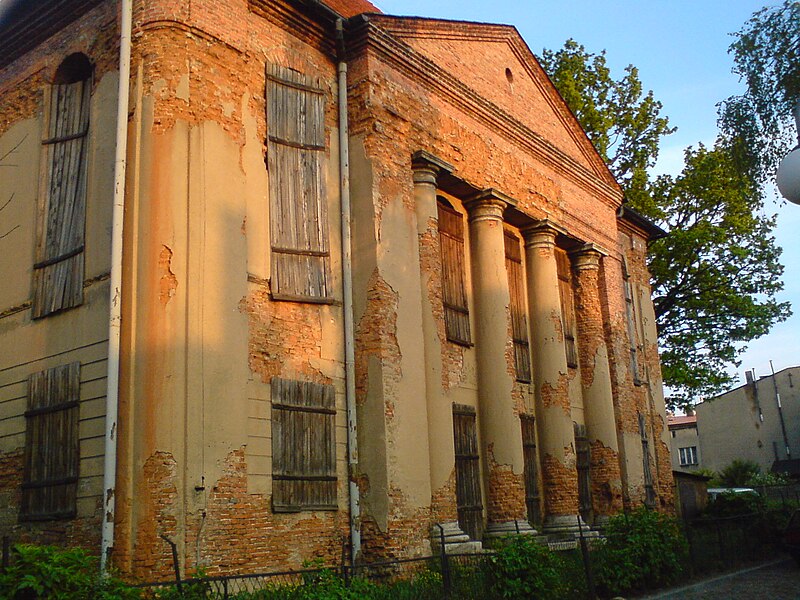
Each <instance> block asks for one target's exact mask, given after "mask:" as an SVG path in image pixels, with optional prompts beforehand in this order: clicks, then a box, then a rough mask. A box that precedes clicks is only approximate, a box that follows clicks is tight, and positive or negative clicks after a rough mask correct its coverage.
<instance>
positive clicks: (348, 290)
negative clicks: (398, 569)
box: [336, 18, 361, 564]
mask: <svg viewBox="0 0 800 600" xmlns="http://www.w3.org/2000/svg"><path fill="white" fill-rule="evenodd" d="M336 54H337V65H336V71H337V74H338V78H339V81H338V100H339V193H340V197H341V203H342V214H341V225H342V292H343V296H344V298H343V301H344V306H343V312H344V364H345V403H346V406H347V480H348V486H349V494H348V497H349V502H350V560H351V561H352V564H355V563H356V562H357V561H358V559H359V557H360V556H361V503H360V497H359V490H358V485H357V484H356V475H357V473H356V468H357V466H358V429H357V420H356V383H355V339H354V338H355V329H354V326H353V264H352V245H351V235H350V141H349V138H350V132H349V129H348V124H347V60H346V57H345V49H344V22H343V20H342V19H341V18H340V19H337V20H336Z"/></svg>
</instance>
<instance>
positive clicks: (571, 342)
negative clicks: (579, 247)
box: [556, 248, 578, 367]
mask: <svg viewBox="0 0 800 600" xmlns="http://www.w3.org/2000/svg"><path fill="white" fill-rule="evenodd" d="M556 267H557V270H558V291H559V296H560V298H561V319H562V326H563V328H564V349H565V351H566V353H567V366H568V367H577V366H578V350H577V347H576V345H575V329H576V326H575V299H574V295H573V291H572V268H571V266H570V262H569V256H567V253H566V252H565V251H564V250H562V249H561V248H556Z"/></svg>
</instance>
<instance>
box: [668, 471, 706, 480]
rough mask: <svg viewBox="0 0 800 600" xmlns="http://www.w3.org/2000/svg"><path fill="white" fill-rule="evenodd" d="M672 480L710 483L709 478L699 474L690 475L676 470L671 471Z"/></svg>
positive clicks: (687, 472) (688, 472) (690, 473)
mask: <svg viewBox="0 0 800 600" xmlns="http://www.w3.org/2000/svg"><path fill="white" fill-rule="evenodd" d="M672 478H673V479H694V480H696V481H710V480H711V477H710V476H708V475H702V474H700V473H692V472H690V471H679V470H678V469H673V470H672Z"/></svg>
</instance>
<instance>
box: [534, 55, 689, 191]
mask: <svg viewBox="0 0 800 600" xmlns="http://www.w3.org/2000/svg"><path fill="white" fill-rule="evenodd" d="M541 64H542V67H543V68H544V70H545V71H547V73H548V75H549V76H550V78H551V79H552V81H553V83H554V84H555V85H556V87H557V88H558V91H559V92H560V93H561V95H562V96H563V98H564V100H565V101H566V103H567V105H568V106H569V107H570V109H571V110H572V112H573V113H575V116H576V117H577V118H578V121H580V123H581V125H582V126H583V128H584V130H585V131H586V134H587V135H588V136H589V139H590V140H591V141H592V144H593V145H594V147H595V149H596V150H597V151H598V153H599V154H600V156H601V157H603V159H604V160H605V161H606V164H607V165H609V167H610V169H611V172H612V173H613V174H614V177H616V179H617V181H618V182H619V183H620V184H621V185H622V186H623V187H624V188H625V190H626V193H627V194H628V195H636V196H641V195H643V194H645V189H646V186H647V182H648V175H647V170H648V169H650V168H651V167H653V166H654V165H655V163H656V160H657V159H658V144H659V141H660V140H661V138H662V137H663V136H665V135H669V134H670V133H673V132H674V131H675V129H674V128H670V126H669V120H668V119H667V118H666V117H662V116H661V115H660V112H661V108H662V107H661V102H658V101H657V100H656V99H655V98H653V92H652V91H648V92H647V93H646V94H645V93H644V92H643V87H642V82H641V81H640V79H639V70H638V69H637V68H636V67H634V66H633V65H628V66H627V67H626V68H625V75H624V76H623V77H622V79H620V80H619V81H616V80H614V79H613V78H612V77H611V70H610V69H609V68H608V66H607V64H606V53H605V51H603V52H601V53H600V54H591V53H589V52H587V51H586V49H585V48H584V47H583V46H582V45H580V44H578V43H577V42H576V41H575V40H572V39H569V40H567V41H566V42H565V43H564V47H563V48H562V49H560V50H558V51H557V52H553V51H551V50H544V51H543V52H542V56H541Z"/></svg>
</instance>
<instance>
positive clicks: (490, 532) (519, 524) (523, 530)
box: [483, 519, 536, 539]
mask: <svg viewBox="0 0 800 600" xmlns="http://www.w3.org/2000/svg"><path fill="white" fill-rule="evenodd" d="M507 535H536V530H535V529H534V528H533V527H531V524H530V523H528V521H526V520H524V519H517V520H516V521H504V522H502V523H489V525H488V526H487V527H486V531H485V532H484V534H483V537H485V538H488V539H496V538H501V537H505V536H507Z"/></svg>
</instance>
